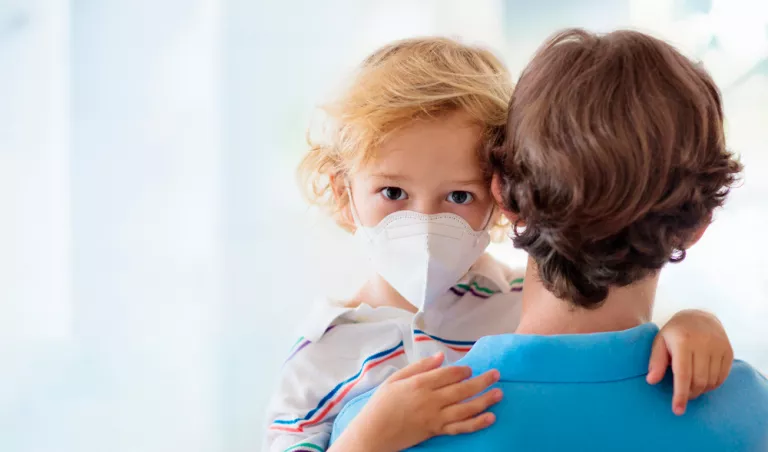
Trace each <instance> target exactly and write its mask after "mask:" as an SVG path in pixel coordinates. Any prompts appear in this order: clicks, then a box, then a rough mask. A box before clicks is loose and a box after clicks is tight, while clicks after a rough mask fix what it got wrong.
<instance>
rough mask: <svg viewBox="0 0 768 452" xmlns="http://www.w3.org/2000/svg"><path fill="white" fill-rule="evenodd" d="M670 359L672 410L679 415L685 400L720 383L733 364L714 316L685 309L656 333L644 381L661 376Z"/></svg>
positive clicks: (650, 381)
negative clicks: (646, 376)
mask: <svg viewBox="0 0 768 452" xmlns="http://www.w3.org/2000/svg"><path fill="white" fill-rule="evenodd" d="M670 359H671V365H672V373H673V374H674V386H675V393H674V396H673V398H672V411H674V412H675V414H677V415H678V416H679V415H682V414H683V413H685V408H686V405H687V404H688V400H693V399H695V398H697V397H698V396H700V395H701V394H703V393H704V392H707V391H711V390H713V389H716V388H718V387H719V386H720V385H721V384H723V382H724V381H725V379H726V378H727V377H728V374H729V373H730V371H731V366H732V365H733V349H732V348H731V343H730V341H729V340H728V335H727V334H726V333H725V329H724V328H723V325H722V324H721V323H720V321H719V320H718V319H717V317H715V316H714V315H712V314H709V313H706V312H703V311H698V310H686V311H680V312H678V313H677V314H675V315H674V316H673V317H672V318H671V319H670V320H669V322H667V324H666V325H664V327H663V328H662V329H661V331H659V334H658V335H657V336H656V340H655V341H654V343H653V349H652V352H651V361H650V364H649V366H648V383H650V384H657V383H659V382H660V381H661V380H662V379H663V378H664V374H665V373H666V372H667V367H669V365H670Z"/></svg>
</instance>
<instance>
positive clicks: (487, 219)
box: [475, 205, 496, 246]
mask: <svg viewBox="0 0 768 452" xmlns="http://www.w3.org/2000/svg"><path fill="white" fill-rule="evenodd" d="M494 212H496V206H495V205H492V206H491V209H490V210H489V211H488V216H486V217H485V222H484V226H483V228H482V229H481V232H488V230H489V229H490V228H491V226H492V225H491V220H492V219H493V213H494ZM482 236H483V235H482V234H478V236H477V237H475V246H477V244H478V243H480V238H481V237H482Z"/></svg>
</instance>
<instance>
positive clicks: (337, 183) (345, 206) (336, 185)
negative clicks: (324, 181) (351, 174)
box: [330, 174, 356, 232]
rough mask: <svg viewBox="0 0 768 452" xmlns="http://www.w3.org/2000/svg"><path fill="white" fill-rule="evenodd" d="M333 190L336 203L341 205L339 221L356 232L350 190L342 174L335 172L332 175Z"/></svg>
mask: <svg viewBox="0 0 768 452" xmlns="http://www.w3.org/2000/svg"><path fill="white" fill-rule="evenodd" d="M330 182H331V191H333V199H334V201H335V202H336V205H337V206H339V210H338V214H337V215H338V217H337V219H338V221H339V224H340V225H341V226H342V227H343V228H344V229H346V230H348V231H350V232H354V231H355V229H356V227H355V220H354V219H353V218H352V211H351V210H350V209H351V206H350V202H352V201H351V200H350V199H349V190H348V189H347V181H346V179H345V178H344V176H343V175H341V174H334V175H331V177H330Z"/></svg>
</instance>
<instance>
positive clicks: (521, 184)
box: [336, 30, 768, 451]
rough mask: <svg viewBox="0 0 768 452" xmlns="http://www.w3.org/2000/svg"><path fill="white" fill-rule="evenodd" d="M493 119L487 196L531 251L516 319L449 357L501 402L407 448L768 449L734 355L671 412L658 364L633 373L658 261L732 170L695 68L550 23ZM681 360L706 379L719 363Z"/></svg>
mask: <svg viewBox="0 0 768 452" xmlns="http://www.w3.org/2000/svg"><path fill="white" fill-rule="evenodd" d="M507 127H508V128H507V136H506V138H505V141H504V143H503V145H502V146H500V148H499V149H497V150H496V151H494V153H493V161H494V168H495V175H494V179H493V192H494V196H495V198H496V200H497V202H498V203H499V204H500V205H501V206H502V209H503V210H504V211H505V213H506V215H507V216H508V217H509V218H510V219H512V220H513V221H514V222H515V223H516V227H515V234H514V244H515V246H516V247H518V248H520V249H523V250H525V251H526V252H528V254H529V256H530V257H529V261H528V268H527V274H526V277H525V283H524V287H523V308H522V309H523V311H522V319H521V322H520V325H519V327H518V329H517V332H516V334H512V335H499V336H491V337H487V338H484V339H481V340H480V341H479V342H478V343H477V344H476V345H475V346H474V347H473V349H472V350H471V351H470V352H469V353H468V354H467V356H466V357H465V358H464V359H463V360H461V361H460V362H459V363H458V364H464V365H468V366H470V367H472V369H473V371H474V372H475V373H480V372H484V371H486V370H488V369H494V368H495V369H498V370H499V371H500V373H501V381H500V382H499V384H498V387H500V388H501V389H502V390H503V392H504V398H503V400H502V401H501V402H500V403H499V404H498V405H496V406H495V407H493V408H492V411H493V412H494V413H495V414H496V423H495V424H494V425H493V426H491V427H490V428H488V429H487V430H483V431H481V432H478V433H474V434H470V435H464V436H457V437H439V438H435V439H433V440H430V441H427V442H426V443H423V444H422V445H421V446H419V449H420V450H421V449H423V450H462V451H465V450H516V451H528V450H536V451H544V450H558V451H562V450H591V451H602V450H622V451H634V450H638V451H639V450H642V451H646V450H696V451H709V450H717V451H766V450H768V381H766V379H765V378H764V377H762V376H761V375H760V374H759V373H758V372H757V371H755V370H754V369H753V368H752V367H750V366H749V365H748V364H746V363H744V362H740V361H736V362H735V363H734V365H733V368H732V370H731V372H730V375H729V376H728V377H727V379H726V381H725V382H724V383H723V385H722V386H721V387H720V388H719V389H717V390H715V391H712V392H709V393H706V394H704V395H701V396H700V397H699V398H697V399H696V400H694V401H691V402H690V403H689V405H688V411H687V413H686V414H685V415H683V416H675V415H674V414H673V413H672V411H671V410H670V409H669V406H670V402H671V399H672V387H673V385H672V382H673V378H674V377H673V375H672V374H670V375H668V376H667V377H666V378H665V380H664V381H662V382H661V383H660V384H658V385H655V386H652V385H649V384H648V383H647V382H646V376H647V373H648V359H649V356H650V353H651V349H652V347H653V341H654V338H655V336H656V333H657V331H658V330H657V327H656V326H655V325H653V324H652V323H648V322H649V321H650V319H651V313H652V308H653V302H654V296H655V291H656V286H657V284H658V279H659V272H660V270H661V268H662V267H663V266H664V265H665V264H666V263H667V262H670V261H671V262H678V261H681V260H683V258H684V257H685V253H686V250H687V249H688V248H690V247H691V246H692V245H693V244H695V242H696V241H697V240H698V239H699V238H700V237H701V236H702V234H703V233H704V232H705V230H706V229H707V226H708V225H709V223H710V222H711V221H712V214H713V211H714V210H715V209H716V208H718V207H720V206H721V205H722V204H723V202H724V201H725V198H726V196H727V194H728V191H729V188H730V187H731V186H732V184H733V183H734V181H735V179H736V177H737V175H738V173H739V172H740V170H741V165H740V164H739V163H738V162H737V161H736V160H734V159H733V157H732V155H731V154H730V153H729V152H728V151H727V150H726V148H725V137H724V132H723V112H722V106H721V99H720V94H719V92H718V89H717V88H716V86H715V84H714V83H713V81H712V80H711V78H710V77H709V75H708V74H707V73H706V72H705V71H704V70H703V69H702V68H701V67H699V66H697V65H696V64H694V63H692V62H691V61H689V60H688V59H687V58H685V57H684V56H682V55H681V54H680V53H679V52H677V51H676V50H675V49H674V48H672V47H671V46H670V45H668V44H666V43H664V42H662V41H659V40H657V39H654V38H652V37H650V36H647V35H644V34H641V33H637V32H631V31H617V32H613V33H610V34H607V35H604V36H598V35H595V34H591V33H588V32H585V31H582V30H569V31H565V32H563V33H560V34H558V35H556V36H555V37H554V38H552V39H551V40H550V41H549V42H548V43H547V44H545V46H544V47H543V48H542V49H541V50H540V51H539V53H538V54H537V55H536V56H535V57H534V59H533V60H532V62H531V63H530V64H529V65H528V67H527V68H526V69H525V71H524V72H523V74H522V76H521V78H520V81H519V83H518V85H517V87H516V88H515V92H514V94H513V97H512V101H511V103H510V113H509V118H508V124H507ZM672 364H673V370H674V369H675V368H677V366H678V364H679V363H675V362H673V363H672ZM693 366H694V368H697V367H699V366H710V368H711V369H713V370H714V371H713V372H711V374H712V375H716V374H718V372H717V370H718V369H719V366H720V363H719V362H700V363H699V362H694V363H693ZM369 397H370V395H366V396H363V397H361V398H358V399H356V400H355V401H353V402H351V403H350V404H349V405H348V406H347V407H346V408H345V410H344V411H343V412H342V413H341V414H340V415H339V417H338V419H337V423H336V431H337V432H338V431H341V430H343V429H344V427H345V426H346V425H347V424H348V423H349V422H350V420H351V419H352V418H353V417H354V415H355V413H357V412H358V411H359V410H360V409H361V408H362V406H363V405H364V404H365V402H366V401H367V400H368V398H369Z"/></svg>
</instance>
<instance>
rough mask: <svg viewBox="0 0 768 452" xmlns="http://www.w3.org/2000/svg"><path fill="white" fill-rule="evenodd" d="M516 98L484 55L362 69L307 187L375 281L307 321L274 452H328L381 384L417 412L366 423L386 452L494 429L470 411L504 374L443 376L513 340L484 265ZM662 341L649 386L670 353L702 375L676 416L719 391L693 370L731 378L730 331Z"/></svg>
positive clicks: (455, 50) (495, 275)
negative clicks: (493, 181)
mask: <svg viewBox="0 0 768 452" xmlns="http://www.w3.org/2000/svg"><path fill="white" fill-rule="evenodd" d="M511 92H512V85H511V82H510V76H509V74H508V73H507V71H506V69H505V68H504V66H503V65H502V64H501V62H500V61H499V60H498V59H497V58H496V57H495V56H493V55H492V54H491V53H490V52H488V51H486V50H483V49H480V48H476V47H471V46H466V45H463V44H461V43H458V42H456V41H453V40H449V39H442V38H424V39H411V40H406V41H401V42H396V43H393V44H390V45H388V46H385V47H384V48H382V49H380V50H379V51H377V52H375V53H374V54H373V55H371V56H370V57H369V58H368V59H366V60H365V62H364V63H363V65H362V67H361V68H360V71H359V73H358V74H357V77H356V78H355V79H354V81H353V83H352V85H351V87H350V88H349V90H348V91H347V92H346V93H345V95H344V96H342V98H341V99H340V100H339V101H338V102H336V103H334V104H333V105H331V106H330V107H329V108H328V113H329V115H330V117H331V119H332V120H333V121H334V124H333V128H332V131H333V134H332V137H331V140H330V142H329V143H327V144H316V145H313V146H312V149H311V150H310V152H309V154H308V155H307V156H306V157H305V159H304V161H303V162H302V164H301V168H300V174H301V175H302V179H303V180H304V182H306V185H307V186H308V187H310V199H312V201H313V202H314V203H315V204H318V205H322V206H325V207H328V208H329V209H330V210H331V211H332V212H333V214H334V215H335V218H336V220H337V222H338V223H339V224H340V225H341V226H342V227H343V228H345V229H347V230H348V231H350V232H352V231H354V233H355V235H356V236H357V237H358V238H359V239H360V241H361V242H362V244H363V245H364V246H366V247H367V248H368V251H369V255H370V258H371V262H372V264H373V267H374V269H375V270H376V275H375V276H373V277H371V278H370V279H369V280H368V281H367V282H366V283H365V284H364V285H363V287H362V288H361V289H360V291H359V292H358V293H357V294H356V296H355V297H354V298H353V299H352V300H349V301H347V302H346V303H334V302H331V303H323V304H322V305H319V306H317V312H315V313H314V314H313V315H311V316H310V320H311V323H310V324H308V326H307V327H305V328H304V330H303V337H302V338H301V339H300V340H299V342H298V343H297V344H296V345H295V346H294V350H293V351H292V352H291V354H290V356H289V358H288V360H287V361H286V363H285V365H284V368H283V373H282V379H281V382H280V386H279V388H278V391H277V393H276V395H275V397H274V400H273V403H272V406H271V408H270V412H269V422H270V425H269V427H268V433H267V440H266V441H267V450H270V451H299V450H306V451H309V450H315V451H318V450H319V451H322V450H325V449H326V448H327V446H328V440H329V436H330V432H331V429H332V424H333V419H334V417H335V416H336V414H338V412H339V410H340V409H341V408H342V407H343V405H344V403H345V402H346V401H348V400H350V399H352V398H354V397H355V396H356V395H359V394H361V393H363V392H366V391H368V390H370V389H372V388H374V387H376V386H378V385H380V384H382V383H384V382H385V381H386V382H387V384H389V385H397V387H398V388H399V391H393V393H395V394H398V395H399V397H403V399H409V400H413V399H417V400H418V402H419V403H418V404H417V405H418V406H419V407H420V409H419V410H415V411H411V412H403V411H402V409H401V408H400V407H401V405H399V404H398V400H394V399H393V400H388V401H387V403H386V404H382V405H381V407H380V408H379V409H372V410H369V412H373V413H374V415H375V416H378V417H379V418H381V419H387V423H388V425H391V426H392V428H389V429H387V431H383V432H381V434H380V435H377V436H378V438H377V440H378V441H380V442H381V444H385V445H387V447H388V448H389V449H392V450H399V449H403V448H407V447H410V446H412V445H414V444H417V443H419V442H421V441H423V440H425V439H428V438H429V437H432V436H435V435H440V434H457V433H465V432H472V431H476V430H478V429H481V428H484V427H487V426H488V425H490V424H491V423H492V422H493V417H492V415H491V414H490V413H483V412H484V411H485V410H486V409H487V408H488V407H489V406H490V405H492V404H493V403H495V402H497V401H498V400H499V399H500V397H501V394H500V393H499V392H498V391H496V390H494V391H487V392H485V393H483V394H482V395H480V396H479V397H474V396H476V395H478V394H481V393H482V392H483V391H484V390H485V389H486V388H487V387H489V386H490V385H492V384H493V383H494V382H495V381H496V380H497V379H498V372H496V371H489V372H487V373H485V374H482V375H479V376H475V377H474V378H471V379H468V378H469V377H470V375H469V373H470V371H469V370H468V369H467V368H464V367H443V368H439V367H440V366H441V364H442V363H443V362H448V363H451V362H454V361H456V360H457V359H458V358H460V357H461V356H463V354H464V353H466V352H467V351H468V350H469V348H470V347H471V346H472V344H473V343H474V341H476V340H477V339H478V338H480V337H482V336H487V335H492V334H500V333H510V332H514V330H515V328H516V326H517V323H518V320H519V319H518V314H519V308H520V289H521V285H522V275H523V272H522V271H517V272H516V271H512V270H510V269H508V268H506V267H505V266H503V265H501V264H500V263H498V262H496V261H495V260H493V259H492V258H490V257H489V256H487V255H485V254H483V253H484V250H485V247H486V246H487V245H488V242H489V237H490V234H491V232H494V233H497V232H498V231H500V230H502V227H501V226H500V224H499V223H500V221H499V220H500V218H499V215H498V214H497V213H495V208H494V203H493V200H492V198H491V195H490V193H489V182H490V180H489V176H490V174H489V172H488V167H487V162H488V154H487V152H488V150H489V148H490V147H491V146H492V145H493V144H494V143H497V142H498V139H499V137H501V136H502V135H503V127H504V124H505V121H506V117H507V105H508V102H509V99H510V96H511ZM681 338H684V339H681ZM657 341H658V344H659V346H657V347H655V348H654V355H653V356H652V358H651V365H650V373H649V381H651V382H656V381H658V380H660V379H661V377H662V376H663V375H664V373H665V371H666V367H667V363H668V359H669V357H668V355H667V353H668V352H667V350H669V352H670V353H671V354H673V356H675V357H679V356H689V357H691V358H690V359H688V360H684V362H687V363H689V366H688V368H686V369H683V370H682V372H687V373H692V372H693V371H694V370H695V371H696V373H695V375H694V376H693V379H692V381H694V382H695V384H694V385H693V387H692V385H691V383H690V380H689V381H688V382H687V383H685V384H682V385H680V387H678V388H676V391H679V392H676V395H675V401H674V405H675V410H676V412H680V405H681V402H683V401H684V400H687V399H688V396H689V394H688V391H689V390H692V393H691V394H690V395H691V397H695V396H697V395H698V394H699V393H701V392H703V391H704V390H709V389H712V388H713V387H716V386H717V385H718V384H719V383H720V382H722V380H723V379H724V377H723V376H722V375H720V374H719V373H718V374H717V375H710V373H709V369H693V368H692V366H691V365H690V363H692V361H693V356H696V357H698V358H699V359H701V358H702V357H704V358H705V359H706V360H707V361H706V362H709V360H710V357H713V358H714V359H716V360H721V359H722V360H723V361H725V363H726V364H727V365H726V366H724V367H726V368H727V369H730V363H731V360H732V354H731V351H730V344H729V343H728V340H727V338H726V336H725V332H724V331H723V330H722V327H721V326H720V324H719V322H718V321H717V320H716V319H714V318H712V317H711V316H708V315H706V314H703V313H698V312H687V313H681V314H678V315H677V316H675V317H674V318H673V319H672V320H671V321H670V322H669V323H668V324H667V325H666V326H665V327H664V329H663V330H662V331H661V332H660V334H659V338H657ZM697 362H698V360H697ZM727 369H726V370H725V372H726V375H727ZM676 370H677V369H676ZM467 399H470V400H469V401H467ZM411 406H414V405H413V404H411ZM357 424H360V425H364V424H365V423H357ZM355 435H356V432H355V431H354V429H349V430H348V431H346V432H345V433H344V434H343V435H342V437H341V438H340V439H339V441H338V442H337V443H335V444H334V446H333V449H334V450H359V448H357V446H354V447H353V446H351V445H352V444H354V443H355V441H354V439H355ZM345 438H346V439H345ZM345 445H348V446H349V447H347V446H345ZM370 446H373V445H370Z"/></svg>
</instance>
